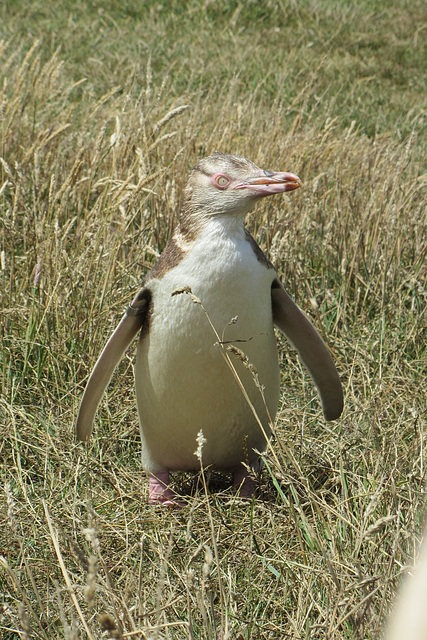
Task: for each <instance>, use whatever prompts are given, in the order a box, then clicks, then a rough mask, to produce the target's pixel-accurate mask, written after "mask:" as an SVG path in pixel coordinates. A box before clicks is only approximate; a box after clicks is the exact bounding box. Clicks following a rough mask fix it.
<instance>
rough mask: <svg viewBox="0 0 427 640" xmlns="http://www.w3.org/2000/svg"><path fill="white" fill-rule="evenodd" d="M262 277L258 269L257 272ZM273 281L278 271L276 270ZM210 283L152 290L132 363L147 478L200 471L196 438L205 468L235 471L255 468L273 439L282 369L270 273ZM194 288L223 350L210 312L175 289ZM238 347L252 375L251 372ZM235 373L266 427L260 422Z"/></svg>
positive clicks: (160, 286) (189, 281)
mask: <svg viewBox="0 0 427 640" xmlns="http://www.w3.org/2000/svg"><path fill="white" fill-rule="evenodd" d="M256 269H258V265H256ZM273 273H274V272H273ZM245 275H246V280H245V278H242V279H239V278H237V279H236V273H234V274H233V278H232V279H229V280H227V278H226V282H224V281H221V278H220V277H219V280H220V281H219V282H218V278H212V286H211V287H210V288H209V287H208V286H206V283H205V284H204V286H203V287H201V286H198V283H197V282H196V281H194V280H193V281H192V278H191V277H190V278H187V279H183V280H179V279H175V280H174V279H173V278H171V281H170V282H168V279H167V277H165V278H164V279H162V280H159V281H156V282H153V284H151V283H150V285H151V286H150V288H151V289H152V294H153V309H152V315H151V321H150V327H149V331H148V334H147V335H145V336H144V335H142V337H141V339H140V342H139V345H138V350H137V357H136V364H135V383H136V396H137V403H138V413H139V420H140V428H141V438H142V461H143V464H144V466H145V467H146V469H147V470H148V471H151V472H155V471H159V470H160V469H170V470H186V469H197V468H199V467H200V462H199V460H198V458H197V456H196V455H195V451H196V449H197V441H196V438H197V434H198V433H199V432H200V431H202V432H203V436H204V438H205V440H206V442H205V443H204V445H203V450H202V462H203V465H204V466H208V465H211V466H212V467H214V468H217V469H232V468H233V467H236V466H238V465H240V463H241V462H246V463H248V464H251V462H253V461H254V460H255V459H256V458H257V455H256V453H255V452H254V449H257V450H258V451H264V450H265V449H266V446H267V443H266V438H265V435H264V433H263V429H264V431H265V434H266V435H269V434H270V429H269V419H268V414H269V415H270V418H271V419H274V416H275V413H276V410H277V405H278V399H279V366H278V355H277V347H276V339H275V335H274V331H273V321H272V312H271V291H270V289H271V281H272V279H273V275H272V273H271V270H270V271H269V272H268V271H267V269H266V268H265V267H264V266H263V265H259V274H258V275H259V277H258V278H255V282H254V281H253V279H250V282H248V280H247V274H245ZM180 285H181V286H190V287H191V290H192V292H193V293H194V294H195V295H196V296H197V297H198V298H199V299H200V300H201V302H202V303H203V307H204V309H205V310H206V313H207V314H208V315H209V319H210V321H211V322H212V324H213V326H214V327H215V329H216V331H217V333H218V334H219V337H220V339H221V342H222V343H223V345H222V347H221V346H220V345H219V344H218V339H217V336H216V335H215V332H214V331H213V329H212V327H211V325H210V323H209V320H208V318H207V316H206V313H205V311H204V309H203V308H202V306H201V305H200V304H197V303H195V302H194V301H193V300H192V299H191V296H190V295H189V294H186V293H180V294H178V295H172V293H173V291H174V290H175V289H176V288H177V286H178V287H179V286H180ZM231 345H234V346H235V347H237V348H238V349H239V350H240V351H242V352H243V353H244V354H245V356H247V358H248V360H249V363H250V364H251V365H253V366H254V367H255V369H256V372H257V376H258V380H259V386H261V387H262V393H261V391H260V389H259V386H257V385H256V381H255V375H254V373H253V372H252V371H251V370H250V369H248V367H247V366H246V367H245V365H244V363H243V362H242V359H241V356H240V357H239V354H238V353H235V352H233V351H230V350H227V347H229V346H231ZM224 353H227V354H228V356H229V357H230V360H231V362H232V364H233V365H234V367H235V369H236V372H237V375H238V376H239V378H240V380H241V383H242V384H243V386H244V389H245V390H246V392H247V394H248V396H249V398H250V400H251V403H252V404H253V407H254V409H255V411H256V413H257V415H258V418H259V420H260V421H261V423H262V425H263V429H261V427H260V426H259V423H258V421H257V419H256V417H255V416H254V412H253V410H252V409H251V407H250V405H249V403H248V401H247V399H246V398H245V396H244V393H243V392H242V389H241V387H240V386H239V383H238V381H237V380H236V378H235V376H234V375H233V373H232V371H231V370H230V367H229V366H228V364H227V362H226V359H225V358H224Z"/></svg>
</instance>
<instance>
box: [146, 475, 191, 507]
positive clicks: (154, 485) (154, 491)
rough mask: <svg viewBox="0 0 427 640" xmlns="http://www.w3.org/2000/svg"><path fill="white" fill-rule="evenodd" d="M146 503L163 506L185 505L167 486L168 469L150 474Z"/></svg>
mask: <svg viewBox="0 0 427 640" xmlns="http://www.w3.org/2000/svg"><path fill="white" fill-rule="evenodd" d="M148 504H160V505H162V506H164V507H175V508H177V507H178V508H180V507H185V503H184V502H181V501H180V500H179V498H178V496H177V495H176V493H175V492H174V491H172V489H171V488H170V487H169V471H159V472H157V473H156V475H153V474H150V482H149V487H148Z"/></svg>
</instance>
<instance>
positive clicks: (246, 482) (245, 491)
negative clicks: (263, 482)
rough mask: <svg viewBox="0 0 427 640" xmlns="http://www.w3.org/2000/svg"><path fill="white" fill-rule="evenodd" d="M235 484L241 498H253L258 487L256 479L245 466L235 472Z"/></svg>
mask: <svg viewBox="0 0 427 640" xmlns="http://www.w3.org/2000/svg"><path fill="white" fill-rule="evenodd" d="M233 485H234V486H235V488H236V490H237V495H238V496H239V498H243V499H244V500H245V499H246V500H248V499H249V498H252V496H253V495H254V493H255V489H256V482H255V480H254V479H253V478H252V477H251V476H250V475H249V472H248V470H247V469H245V468H244V467H241V468H240V469H238V470H237V471H235V472H234V474H233Z"/></svg>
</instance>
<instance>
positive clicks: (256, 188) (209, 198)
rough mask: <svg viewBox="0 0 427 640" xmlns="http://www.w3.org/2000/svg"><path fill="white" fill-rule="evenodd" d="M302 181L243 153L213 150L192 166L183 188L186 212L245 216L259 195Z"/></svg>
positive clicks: (291, 186) (290, 187)
mask: <svg viewBox="0 0 427 640" xmlns="http://www.w3.org/2000/svg"><path fill="white" fill-rule="evenodd" d="M301 185H302V182H301V180H300V179H299V178H298V176H296V175H294V174H293V173H289V172H287V171H264V170H263V169H260V168H259V167H257V166H256V164H254V163H253V162H251V161H250V160H247V159H246V158H243V157H242V156H236V155H227V154H225V153H219V152H218V153H214V154H213V155H211V156H208V157H207V158H202V159H201V160H199V162H198V163H197V164H196V165H195V167H193V169H192V171H191V173H190V175H189V177H188V180H187V184H186V186H185V190H184V206H183V214H199V215H203V216H209V217H210V216H214V215H234V216H235V215H238V216H242V217H244V216H245V215H246V214H247V213H248V211H250V209H252V207H253V206H254V204H255V202H256V200H257V199H258V198H263V197H265V196H271V195H274V194H275V193H285V192H286V191H294V190H295V189H298V188H299V187H300V186H301Z"/></svg>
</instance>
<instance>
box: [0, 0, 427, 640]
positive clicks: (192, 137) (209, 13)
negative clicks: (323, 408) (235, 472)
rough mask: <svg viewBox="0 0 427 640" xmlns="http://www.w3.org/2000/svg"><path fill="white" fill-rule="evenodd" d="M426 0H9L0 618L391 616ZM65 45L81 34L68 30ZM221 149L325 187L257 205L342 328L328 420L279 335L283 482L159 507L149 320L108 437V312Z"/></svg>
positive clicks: (417, 448)
mask: <svg viewBox="0 0 427 640" xmlns="http://www.w3.org/2000/svg"><path fill="white" fill-rule="evenodd" d="M423 12H425V9H424V3H421V2H411V3H405V2H403V1H402V2H395V3H387V2H377V3H372V2H369V3H368V2H363V1H361V2H359V3H357V5H355V6H353V7H352V8H351V9H349V8H348V7H347V5H345V4H343V3H339V2H336V3H334V4H333V5H331V4H330V3H324V2H321V1H319V2H303V3H300V4H298V5H297V4H296V3H289V4H287V3H283V2H282V3H281V2H277V3H276V2H264V3H260V2H257V3H251V2H249V3H244V4H243V3H238V2H225V3H222V5H221V8H219V6H218V5H217V4H216V3H213V2H206V3H201V2H196V1H195V0H193V1H188V2H186V3H178V2H176V3H170V6H169V5H168V7H166V5H164V6H163V7H161V8H160V4H159V6H154V5H151V3H139V2H138V3H136V2H131V1H128V2H121V3H120V4H118V3H116V2H113V1H111V2H109V3H103V5H102V7H101V6H98V5H97V4H96V3H91V4H90V6H89V5H86V4H84V3H68V4H67V3H61V7H59V5H58V4H57V3H52V2H44V3H43V4H41V3H38V2H37V1H35V2H32V3H31V4H30V5H28V3H21V2H19V1H18V2H14V3H8V2H6V3H3V4H2V6H1V7H0V24H1V27H0V35H1V36H2V37H3V38H4V42H3V44H2V46H1V65H0V81H1V83H0V86H1V105H2V106H1V110H0V113H1V117H0V131H1V138H0V145H1V146H0V156H1V165H0V211H1V228H0V233H1V235H0V242H1V247H0V251H1V256H0V257H1V262H0V268H1V271H0V277H1V293H0V296H1V323H0V332H1V350H0V356H1V362H0V384H1V391H2V395H1V400H0V403H1V404H0V407H1V409H0V411H1V414H2V415H1V417H2V419H1V430H2V436H3V437H2V438H1V444H0V456H1V460H2V467H1V480H2V486H3V487H4V491H3V493H2V500H4V509H3V513H4V517H3V519H2V527H1V529H0V548H1V554H0V555H1V556H2V557H1V559H0V581H1V586H2V588H1V592H2V593H3V596H2V602H1V605H0V606H1V609H0V629H1V630H2V633H3V637H5V638H6V639H7V640H15V639H17V638H19V637H20V638H29V637H34V638H53V637H58V638H67V640H68V639H70V638H77V637H78V635H79V633H80V634H81V637H85V634H86V636H87V637H89V638H100V637H117V638H119V637H123V638H127V637H130V638H134V637H135V638H150V639H151V638H162V639H163V638H173V639H181V638H183V639H184V638H186V639H187V638H208V639H210V638H212V639H214V638H215V639H217V638H222V640H225V638H227V637H229V638H233V639H236V640H249V639H250V638H257V639H262V640H264V639H265V640H266V639H276V638H284V637H289V638H312V639H316V638H322V639H323V638H328V639H331V640H332V639H333V640H335V639H340V640H341V639H345V638H378V637H379V635H380V633H381V629H382V628H383V624H384V619H385V618H386V616H387V613H388V611H389V609H390V603H391V601H392V599H393V596H394V593H395V590H396V588H397V585H398V583H399V580H400V577H401V574H403V573H405V572H406V568H407V566H408V565H412V564H413V562H414V559H415V557H416V551H417V540H418V539H419V537H420V533H419V532H420V527H421V522H422V518H423V512H424V503H425V493H424V475H425V443H424V431H423V429H424V424H425V413H426V390H427V389H426V382H425V379H426V378H425V374H426V366H425V362H426V353H425V342H426V335H425V334H426V316H425V313H426V312H425V309H426V286H425V283H426V275H427V274H426V238H425V228H426V200H425V186H426V174H425V166H424V167H423V165H422V159H423V158H425V150H426V139H425V104H424V103H423V100H424V95H423V87H424V86H425V71H424V69H423V65H424V62H423V61H424V60H425V24H426V21H425V13H423ZM58 46H60V49H59V50H58ZM216 149H222V150H224V151H229V152H236V153H241V154H243V155H246V156H247V157H249V158H251V159H252V160H253V161H255V162H256V163H258V164H259V165H260V166H262V167H265V168H276V169H288V170H291V171H294V172H295V173H297V174H298V175H300V177H301V178H302V180H303V183H304V188H303V189H302V190H300V191H299V192H296V193H295V194H293V195H292V197H291V198H281V199H280V198H278V199H277V200H276V199H272V200H270V201H269V202H266V203H265V204H263V205H260V206H258V208H257V209H256V211H255V212H254V213H253V214H251V216H250V217H249V219H248V227H249V229H250V230H251V231H252V232H253V233H254V234H255V235H256V237H257V239H258V241H259V243H260V244H261V246H262V247H263V248H264V249H265V250H266V251H267V252H268V254H269V256H270V257H271V259H272V260H273V262H274V263H275V264H276V266H277V268H278V271H279V273H280V275H281V277H282V280H283V281H284V282H285V283H286V287H287V289H288V290H289V292H290V293H291V294H292V296H293V297H294V298H295V299H296V301H297V302H298V303H299V304H300V306H301V307H302V308H304V309H305V310H306V311H307V312H308V313H309V314H310V315H311V316H312V318H313V321H314V322H315V324H316V326H317V327H318V328H319V329H320V330H321V332H322V334H323V335H324V336H325V339H326V340H327V341H328V344H329V345H330V347H331V349H332V351H333V354H334V358H335V361H336V363H337V366H338V368H339V371H340V373H341V374H342V378H343V382H344V386H345V399H346V407H345V412H344V415H343V417H342V419H341V420H339V421H338V422H336V423H332V424H331V423H329V424H326V423H325V422H324V421H323V420H322V418H321V414H320V411H319V407H318V403H317V400H316V397H315V392H314V391H313V388H312V385H311V383H310V381H309V380H308V379H307V376H306V375H305V374H304V372H303V370H302V369H301V367H300V365H299V363H298V360H297V358H296V357H295V355H294V353H293V352H292V351H291V350H289V348H288V346H287V344H286V343H285V342H284V341H281V348H280V357H281V361H282V367H281V369H282V389H283V397H282V400H281V405H280V411H279V415H278V419H277V424H276V437H275V439H274V442H273V450H272V451H270V452H269V453H268V454H267V455H266V460H265V463H266V465H265V470H264V474H263V476H262V479H261V483H260V490H259V498H258V499H256V500H255V501H254V502H253V504H252V505H250V506H247V507H244V508H242V507H239V506H238V505H237V504H236V503H235V502H233V501H229V500H228V498H229V497H230V495H229V490H228V489H227V486H226V483H224V481H223V480H222V479H221V478H218V477H214V478H213V479H212V484H213V486H214V487H216V488H217V489H218V491H217V492H216V493H212V494H211V495H210V496H209V497H207V495H206V493H205V490H204V488H203V487H204V485H203V482H202V479H200V478H197V477H196V478H193V477H192V476H188V475H187V476H186V475H183V476H181V477H179V478H178V479H177V481H176V482H177V486H178V487H181V488H182V490H183V491H184V492H187V493H192V494H194V495H193V497H191V499H190V506H189V508H188V509H186V510H183V511H182V512H169V511H163V510H161V509H153V508H148V506H147V504H146V496H147V481H146V478H145V474H144V472H143V471H142V469H141V467H140V463H139V447H140V444H139V436H138V428H137V416H136V409H135V400H134V396H133V393H132V391H131V390H132V384H133V381H132V375H133V374H132V356H133V352H134V347H133V348H131V350H130V351H129V353H128V354H127V356H126V357H125V358H124V360H123V361H122V363H121V364H120V367H119V370H118V373H117V374H116V375H115V377H114V378H113V380H112V383H111V385H110V387H109V390H108V394H107V395H106V397H105V398H104V400H103V402H102V404H101V407H100V410H99V413H98V417H97V420H96V429H95V434H94V438H93V440H92V441H91V443H90V445H89V447H88V448H87V449H84V448H83V447H82V446H81V445H77V444H76V443H75V440H74V434H73V426H74V420H75V415H76V409H77V406H78V402H79V399H80V397H81V393H82V389H83V386H84V383H85V380H86V379H87V376H88V375H89V373H90V370H91V368H92V366H93V364H94V362H95V360H96V358H97V355H98V354H99V351H100V349H101V348H102V346H103V344H104V342H105V340H106V338H107V336H108V335H109V334H110V333H111V331H112V329H113V328H114V327H115V326H116V324H117V322H118V319H119V318H120V316H121V314H122V313H123V309H124V308H125V307H126V305H127V304H128V303H129V301H130V300H131V298H132V296H133V294H134V292H135V291H136V289H137V287H138V286H139V283H140V281H141V279H142V277H143V274H144V273H145V272H146V271H147V270H148V269H149V268H150V267H151V266H152V265H153V264H154V262H155V260H156V259H157V256H158V254H159V253H160V252H161V250H162V249H163V247H164V245H165V243H166V241H167V239H168V237H169V235H170V232H171V229H172V228H173V225H174V224H175V222H176V220H177V214H178V211H179V203H180V197H181V189H182V186H183V178H184V176H185V174H186V172H187V171H188V170H189V168H190V167H191V166H192V165H193V164H194V163H195V161H196V159H197V158H198V157H200V156H201V155H205V154H207V153H210V152H212V151H214V150H216Z"/></svg>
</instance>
